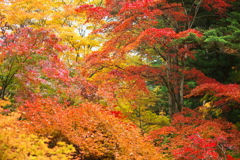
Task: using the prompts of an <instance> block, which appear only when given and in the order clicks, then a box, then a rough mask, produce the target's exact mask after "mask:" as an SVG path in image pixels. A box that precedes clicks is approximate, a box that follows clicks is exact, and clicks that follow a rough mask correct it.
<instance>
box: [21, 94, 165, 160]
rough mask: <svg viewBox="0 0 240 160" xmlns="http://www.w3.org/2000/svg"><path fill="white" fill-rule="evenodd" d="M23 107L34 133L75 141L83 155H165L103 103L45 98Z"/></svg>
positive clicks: (96, 157)
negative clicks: (71, 101)
mask: <svg viewBox="0 0 240 160" xmlns="http://www.w3.org/2000/svg"><path fill="white" fill-rule="evenodd" d="M21 110H22V111H24V113H25V118H27V119H28V120H29V123H28V124H27V126H28V127H29V128H30V129H31V130H32V132H34V133H37V134H40V135H45V136H46V135H47V136H53V137H54V138H53V141H54V140H55V141H58V140H64V141H66V142H69V143H71V144H73V145H74V146H76V148H77V151H78V153H79V156H80V157H82V158H91V159H98V158H100V159H104V158H106V159H107V158H110V159H126V160H127V159H136V160H140V159H152V160H154V159H159V157H161V156H160V155H159V154H158V153H157V152H156V150H155V148H154V147H153V146H152V145H151V144H150V143H149V142H147V141H146V140H145V139H144V137H143V136H142V135H141V134H140V131H139V129H137V128H136V127H135V126H134V125H133V124H132V123H130V122H124V121H123V120H121V119H119V118H118V117H115V116H114V115H113V114H112V113H111V112H110V111H108V110H106V109H104V108H103V107H102V106H100V105H94V104H90V103H85V104H81V105H79V106H68V104H60V103H58V102H57V101H55V100H54V99H50V98H48V99H43V98H42V99H36V100H35V101H34V102H30V101H26V103H25V104H24V105H23V106H22V107H21Z"/></svg>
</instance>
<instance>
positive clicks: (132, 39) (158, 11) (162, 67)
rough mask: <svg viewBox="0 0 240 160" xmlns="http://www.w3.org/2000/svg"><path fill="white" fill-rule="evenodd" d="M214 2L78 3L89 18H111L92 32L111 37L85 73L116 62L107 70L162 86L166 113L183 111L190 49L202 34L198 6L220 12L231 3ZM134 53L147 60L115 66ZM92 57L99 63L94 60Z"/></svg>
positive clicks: (191, 50) (89, 57) (89, 61)
mask: <svg viewBox="0 0 240 160" xmlns="http://www.w3.org/2000/svg"><path fill="white" fill-rule="evenodd" d="M218 2H219V3H215V1H214V2H212V1H211V2H209V1H199V3H193V2H182V3H179V2H172V1H151V0H150V1H144V0H138V1H121V2H119V1H111V2H110V1H106V3H105V7H104V8H99V7H95V6H87V5H83V6H80V7H78V8H77V9H76V11H77V12H79V13H83V12H84V13H85V12H87V13H88V19H89V20H94V21H96V20H98V19H99V20H101V19H102V18H108V19H109V20H108V21H109V22H108V23H106V24H105V25H103V27H102V28H101V29H98V30H95V31H94V33H104V34H105V35H110V38H109V40H108V41H107V42H106V43H104V45H103V47H102V49H101V50H99V51H97V52H93V53H92V54H90V55H89V56H87V57H86V66H89V68H90V67H93V68H91V70H92V71H89V70H88V72H90V73H89V75H92V74H95V73H96V72H98V71H101V70H102V68H107V66H110V65H109V62H110V64H113V65H111V66H115V67H110V68H112V70H115V71H116V72H117V73H118V75H120V74H121V76H122V75H131V77H132V78H133V76H132V75H135V79H132V81H135V82H140V81H144V80H147V81H154V83H157V84H163V85H164V86H166V87H167V89H168V103H169V113H170V115H172V114H173V113H177V112H179V111H181V109H182V107H183V105H184V100H183V96H184V94H185V91H184V87H185V84H186V83H185V82H186V79H187V78H186V77H188V75H187V74H188V73H189V72H188V70H189V69H188V68H187V64H186V61H187V60H188V59H193V58H194V54H195V53H196V52H195V51H194V50H195V48H196V47H197V46H198V45H199V40H200V39H201V37H202V33H201V32H200V31H198V30H196V29H192V28H193V26H194V24H195V21H196V18H197V16H198V14H199V13H200V11H201V10H207V11H212V12H214V13H215V14H222V13H224V12H225V11H226V8H227V7H230V5H229V4H228V3H227V2H225V1H218ZM96 10H98V11H100V12H101V13H102V15H103V16H96V14H94V13H93V11H96ZM102 10H104V11H102ZM136 54H137V55H140V59H142V61H144V62H147V63H144V65H143V63H141V64H138V65H137V66H127V67H121V66H118V64H119V63H120V62H121V61H122V60H124V59H126V56H127V55H128V56H129V55H130V56H131V55H136ZM96 57H97V58H98V59H101V61H99V62H97V59H96ZM154 61H158V62H159V65H158V66H154V65H152V63H153V62H154ZM113 62H114V63H113ZM191 72H192V73H193V70H192V71H191ZM111 73H112V72H111ZM197 73H199V71H197V72H196V74H197ZM137 75H138V76H137ZM121 76H120V77H119V78H121ZM202 78H204V77H202ZM140 79H141V80H140ZM206 81H208V80H207V79H206ZM141 84H143V83H141ZM136 85H137V84H136ZM141 88H145V87H143V86H142V87H141Z"/></svg>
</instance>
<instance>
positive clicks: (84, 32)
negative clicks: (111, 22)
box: [0, 0, 102, 65]
mask: <svg viewBox="0 0 240 160" xmlns="http://www.w3.org/2000/svg"><path fill="white" fill-rule="evenodd" d="M86 3H89V4H95V5H97V6H101V5H102V1H101V0H94V1H82V0H74V1H69V0H63V1H54V0H45V1H39V0H37V1H36V0H31V1H29V0H17V1H16V0H8V1H1V2H0V5H1V9H0V13H1V15H3V17H4V22H6V23H7V24H8V25H9V26H11V27H10V28H9V30H14V29H16V28H23V27H31V28H41V27H44V28H46V29H50V30H51V32H52V33H54V34H56V35H57V36H58V37H60V38H61V39H62V44H63V45H68V46H71V47H72V50H71V51H65V52H64V53H59V54H60V56H61V57H62V58H64V59H65V61H66V62H68V64H69V65H73V64H74V63H75V62H78V63H79V62H80V59H81V58H83V57H84V56H85V55H86V54H88V53H89V52H90V51H91V50H92V48H93V47H98V46H99V44H100V43H101V41H100V40H101V39H102V38H101V37H100V36H98V37H96V36H94V35H89V34H88V33H89V32H90V31H91V30H92V29H94V28H95V27H97V25H93V24H91V23H88V24H84V23H85V21H86V16H85V14H84V13H83V14H81V15H80V14H77V12H75V10H74V9H75V8H76V7H77V6H79V5H83V4H86Z"/></svg>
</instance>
